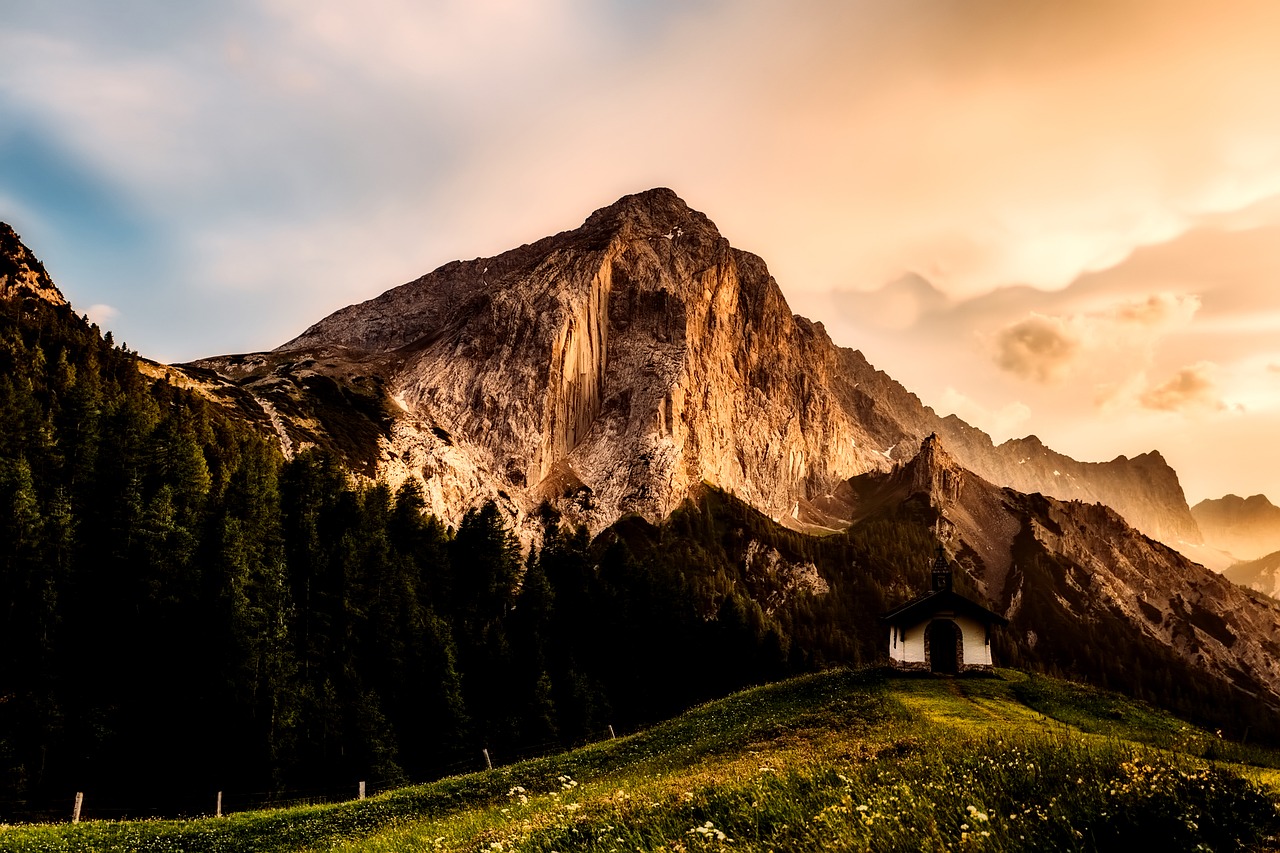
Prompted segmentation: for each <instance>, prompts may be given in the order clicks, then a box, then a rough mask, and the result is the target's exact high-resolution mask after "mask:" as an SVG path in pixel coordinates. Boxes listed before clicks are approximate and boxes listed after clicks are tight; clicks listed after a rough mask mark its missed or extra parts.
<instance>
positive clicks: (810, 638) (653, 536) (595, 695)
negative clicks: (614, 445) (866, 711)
mask: <svg viewBox="0 0 1280 853" xmlns="http://www.w3.org/2000/svg"><path fill="white" fill-rule="evenodd" d="M137 364H138V363H137V360H136V357H135V355H134V354H132V353H129V352H128V351H127V350H124V349H121V348H119V347H116V346H114V345H113V343H112V342H111V341H110V339H109V337H108V339H106V340H103V339H102V338H101V337H100V336H99V333H98V330H97V328H96V327H93V326H90V325H89V324H88V323H87V322H86V321H85V320H83V319H82V318H79V317H77V316H76V315H75V314H73V313H72V312H70V310H69V309H66V308H54V307H51V306H49V305H47V304H46V303H43V302H39V301H36V300H27V301H26V302H25V303H22V304H19V303H16V302H7V303H3V304H0V608H3V614H2V615H3V620H2V623H0V631H2V632H3V633H2V634H0V774H2V775H0V804H3V811H0V818H4V817H18V816H21V815H22V814H23V810H24V808H27V807H28V805H29V804H35V803H42V802H45V801H48V800H50V799H54V800H58V801H60V800H61V799H64V798H65V797H66V796H67V795H68V794H69V792H72V791H75V790H93V791H94V792H95V796H96V802H97V803H99V804H101V805H105V804H109V803H110V802H111V801H112V800H113V799H116V800H118V801H119V803H120V804H121V805H122V806H123V807H133V806H134V805H136V804H138V803H145V804H148V805H150V806H154V807H155V808H158V809H159V810H161V811H166V810H170V811H171V810H174V809H182V808H185V807H186V804H187V803H192V802H198V803H200V804H202V805H204V806H205V807H207V803H206V800H207V799H208V792H209V791H211V790H215V789H223V790H252V791H256V792H265V791H271V790H281V789H291V788H307V789H314V788H323V787H327V786H333V785H344V786H349V785H351V784H353V783H354V781H355V780H357V779H371V780H377V781H379V782H381V783H384V784H385V783H390V782H396V781H402V780H408V779H422V778H427V777H429V776H431V775H434V774H436V773H439V772H442V771H443V770H444V769H446V768H449V767H451V766H454V765H455V764H456V762H457V761H459V760H460V759H463V758H472V759H474V758H475V757H478V756H479V754H480V753H479V751H480V749H481V748H488V749H490V750H491V752H492V753H493V754H494V755H497V756H499V757H501V756H502V755H504V754H506V755H510V754H513V753H515V752H517V751H519V750H522V749H527V748H529V747H531V746H548V745H552V744H564V745H567V744H572V743H575V742H579V741H581V740H583V739H586V738H588V737H592V736H598V734H599V733H600V732H602V731H603V730H605V729H606V727H607V726H609V725H611V724H612V725H615V726H619V727H622V726H629V725H634V724H636V723H639V722H641V721H647V720H652V719H655V718H658V717H660V716H663V715H666V714H668V713H671V712H673V711H675V710H678V709H679V708H682V707H686V706H688V705H689V704H691V703H693V702H696V701H700V700H702V699H705V698H709V697H712V696H717V695H722V694H724V693H726V692H728V691H730V690H733V689H736V688H738V687H741V686H743V685H745V684H748V683H752V682H758V681H762V680H767V679H771V678H776V677H780V676H783V675H786V674H788V673H792V672H796V671H800V670H805V669H809V668H812V667H816V666H822V665H824V664H827V663H834V662H849V663H857V662H861V661H870V660H872V659H874V656H875V654H876V651H877V645H878V635H879V629H878V627H877V625H876V622H875V617H876V615H877V614H878V612H879V611H880V610H882V609H883V607H884V603H885V600H886V596H891V597H894V596H896V597H900V596H901V595H903V594H909V593H910V592H911V590H912V589H916V588H918V584H919V583H920V578H913V579H912V580H910V581H909V582H908V581H905V580H904V578H903V575H902V570H906V567H908V566H919V567H920V569H919V571H918V572H917V574H920V575H921V578H922V577H923V567H924V566H925V565H926V564H927V552H928V547H929V543H928V541H927V540H926V538H925V537H924V536H923V535H908V536H906V538H905V539H901V541H898V539H900V538H901V536H900V534H893V537H891V538H894V537H896V538H895V542H896V543H897V544H896V545H886V543H884V542H879V543H876V542H873V541H872V540H873V539H874V538H875V535H876V534H875V532H874V526H872V528H869V530H870V531H871V533H870V538H868V537H867V536H864V537H863V538H864V539H865V541H862V542H861V543H859V542H857V541H855V540H854V539H852V538H850V537H835V538H833V539H831V540H828V541H820V540H812V539H809V538H807V537H800V536H796V535H794V534H790V533H788V532H786V531H783V530H780V529H779V528H777V527H776V526H774V525H772V524H771V523H769V522H768V520H767V519H764V518H763V517H762V516H759V515H758V514H756V513H754V512H753V511H751V510H749V509H747V508H745V507H743V506H742V505H741V504H738V503H737V502H736V501H733V500H732V499H730V498H728V497H726V496H722V495H718V494H716V493H714V492H712V493H709V494H708V495H707V496H706V497H705V498H704V500H703V501H702V502H700V503H698V504H696V505H695V504H690V505H688V506H687V507H685V508H684V509H682V510H681V511H680V512H677V513H676V514H675V515H673V516H672V518H671V519H669V520H668V521H667V522H666V523H665V524H664V525H662V526H661V527H654V526H652V525H649V524H647V523H645V522H643V521H641V520H638V519H628V520H624V521H623V522H620V523H619V524H618V525H617V526H615V528H614V529H612V530H610V531H608V532H607V533H606V534H604V535H602V536H600V537H598V538H597V539H596V540H595V541H594V542H593V541H591V540H590V539H589V537H588V536H587V535H586V533H585V531H583V530H577V531H573V530H569V529H568V528H567V527H562V525H561V524H560V520H559V519H558V518H557V517H556V515H555V513H554V511H552V510H550V509H547V510H546V511H545V512H544V513H543V515H542V518H541V521H542V524H543V526H544V531H545V533H544V536H543V544H542V546H541V548H540V549H538V550H536V551H535V552H534V553H532V554H530V555H529V556H528V557H527V558H522V556H521V552H520V549H519V548H518V546H517V543H516V540H515V539H514V538H513V536H512V535H511V533H510V532H509V531H508V530H507V529H506V528H505V527H504V525H503V523H502V520H501V518H500V516H499V514H498V512H497V511H496V510H495V508H494V507H493V506H492V505H489V506H485V507H480V508H477V509H475V510H473V511H472V512H470V513H469V514H468V515H467V516H466V517H465V518H464V519H463V521H462V522H461V523H460V524H459V525H458V527H457V529H456V530H454V529H449V528H447V527H445V526H444V525H442V524H441V523H440V522H439V521H437V520H436V519H434V518H432V517H431V516H429V515H427V514H426V513H425V512H424V503H423V497H422V494H421V492H420V490H418V488H417V487H416V486H415V485H413V484H407V485H406V486H404V487H403V488H401V489H400V490H399V491H397V492H396V493H394V494H393V493H392V492H391V491H390V490H389V489H388V487H386V486H385V485H371V486H356V485H353V484H352V482H351V481H350V479H349V477H348V476H347V474H346V472H345V471H344V470H343V469H342V468H341V467H340V466H339V465H338V464H336V463H335V462H334V461H333V460H332V459H330V458H328V457H326V456H324V455H322V454H318V453H304V454H300V455H299V456H297V457H296V458H295V459H293V460H292V461H290V462H288V463H285V462H284V461H283V460H282V459H281V457H280V455H279V453H278V451H277V450H276V448H275V447H274V445H273V444H272V443H271V442H269V441H267V440H264V439H263V437H262V436H261V435H260V434H259V433H258V432H256V431H254V430H253V429H251V428H250V427H248V426H247V425H245V423H244V422H242V421H240V420H238V419H236V418H235V417H232V416H229V415H228V414H227V413H226V411H225V410H224V409H223V408H222V407H221V406H219V405H216V404H213V403H210V402H208V401H206V400H204V399H203V398H201V397H200V396H199V395H197V394H194V393H191V392H188V391H184V390H182V389H179V388H177V387H175V386H174V385H172V384H170V383H169V382H168V381H166V380H163V379H162V380H158V381H156V380H151V379H148V378H147V377H145V376H143V375H141V374H140V373H139V371H138V369H137ZM753 541H755V542H757V543H761V542H763V543H764V545H763V546H761V545H760V544H757V545H756V546H751V545H750V543H751V542H753ZM748 547H755V548H757V549H760V548H762V547H763V548H764V551H761V554H762V556H760V559H758V560H756V569H755V570H748V569H747V568H746V567H745V561H746V558H747V554H746V551H747V549H748ZM895 547H896V548H897V552H900V553H898V556H897V557H892V555H891V558H890V559H883V558H881V559H878V560H876V561H872V560H870V558H869V555H870V553H872V551H873V549H874V550H876V551H883V552H885V553H888V552H893V551H894V548H895ZM886 548H887V551H886ZM770 549H774V550H777V549H781V550H780V551H778V553H776V554H772V556H770V554H769V553H767V552H769V551H770ZM771 559H772V562H770V560H771ZM779 561H781V562H779ZM805 562H809V563H814V564H815V565H813V566H811V567H810V568H809V569H808V570H806V571H808V572H809V575H810V576H811V577H810V578H809V580H810V581H813V580H814V579H816V578H825V580H824V581H823V582H824V583H827V584H828V585H829V587H830V589H831V593H833V594H823V595H812V594H810V592H807V591H806V589H807V587H805V586H804V584H803V583H799V582H798V581H797V580H796V578H795V577H793V576H792V575H794V572H792V574H787V572H786V571H784V570H785V569H787V567H789V566H793V563H794V564H801V563H805ZM855 565H861V566H862V567H863V568H865V569H870V568H872V567H878V568H876V569H875V570H874V571H856V570H850V569H851V567H853V566H855ZM780 566H781V568H779V567H780ZM877 578H878V579H877ZM797 584H799V585H797Z"/></svg>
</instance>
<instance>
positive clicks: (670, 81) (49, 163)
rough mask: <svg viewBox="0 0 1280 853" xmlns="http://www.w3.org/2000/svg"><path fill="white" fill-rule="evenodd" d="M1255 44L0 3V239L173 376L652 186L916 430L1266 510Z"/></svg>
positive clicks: (440, 3) (875, 10) (954, 12)
mask: <svg viewBox="0 0 1280 853" xmlns="http://www.w3.org/2000/svg"><path fill="white" fill-rule="evenodd" d="M107 7H110V8H109V9H108V8H107ZM1277 44H1280V3H1275V2H1273V0H1266V1H1265V2H1246V0H1240V2H1233V1H1232V0H1223V1H1222V2H1213V3H1210V2H1184V0H1149V2H1130V0H1098V2H1094V0H1071V2H1052V1H1051V0H864V1H863V2H859V0H846V2H836V1H835V0H830V2H807V1H806V0H792V2H788V3H781V2H774V3H765V2H751V1H750V0H733V2H728V0H663V2H637V0H609V1H608V2H586V0H528V2H519V0H466V2H453V0H435V2H430V1H429V2H422V0H416V1H415V0H363V2H361V3H359V4H355V3H350V2H340V0H258V2H249V0H217V2H205V0H184V2H181V3H175V2H153V0H122V2H115V3H111V4H103V3H98V2H93V1H92V0H42V2H39V3H22V2H17V0H0V219H3V220H4V221H7V222H9V223H10V224H12V225H13V226H14V227H15V229H17V231H18V232H19V234H21V235H22V237H23V238H24V240H25V241H26V242H27V244H28V245H29V246H31V248H32V249H33V250H34V251H35V252H36V254H37V255H39V256H40V257H41V258H42V259H44V260H45V262H46V264H47V265H48V267H49V269H50V272H51V273H52V274H53V276H54V279H55V281H57V283H58V284H59V286H60V287H61V288H62V290H63V291H64V292H65V293H66V295H67V296H68V298H70V299H71V300H72V302H73V304H74V305H75V306H76V308H77V309H79V310H81V311H88V312H89V313H90V315H91V316H93V317H94V318H95V319H96V320H97V321H98V322H99V323H100V324H102V325H103V326H104V327H106V328H110V329H113V330H114V332H115V335H116V340H117V341H122V342H127V343H128V344H129V346H130V347H131V348H133V349H137V350H139V351H140V352H141V353H142V354H143V355H146V356H149V357H152V358H156V359H159V360H163V361H181V360H187V359H192V358H197V357H200V356H204V355H212V354H218V353H225V352H242V351H251V350H260V349H269V348H271V347H273V346H276V345H277V344H279V343H281V342H283V341H285V340H287V339H288V338H290V337H292V336H293V335H295V334H297V333H298V332H300V331H301V330H302V329H303V328H305V327H306V326H308V325H310V324H311V323H312V322H314V321H315V320H317V319H319V318H320V317H322V316H324V315H325V314H327V313H328V312H330V311H332V310H334V309H336V308H339V307H342V306H344V305H347V304H350V303H352V302H356V301H359V300H362V299H367V298H369V297H371V296H373V295H376V294H377V293H380V292H381V291H383V290H386V289H387V288H389V287H392V286H394V285H396V284H400V283H402V282H404V281H407V280H410V279H413V278H416V277H417V276H419V275H421V274H422V273H424V272H427V271H429V270H431V269H434V268H435V267H437V266H439V265H441V264H443V263H445V262H447V261H449V260H452V259H454V258H471V257H476V256H483V255H490V254H495V253H498V252H500V251H503V250H505V249H508V248H511V247H514V246H517V245H519V244H521V243H525V242H529V241H531V240H534V239H537V238H539V237H541V236H545V235H547V234H550V233H554V232H557V231H561V230H565V229H568V228H573V227H576V226H577V225H578V224H580V223H581V221H582V220H583V219H584V218H585V217H586V215H587V214H588V213H590V212H591V211H592V210H594V209H596V208H598V207H601V206H604V205H606V204H609V203H610V202H612V201H614V200H615V199H616V198H617V197H619V196H621V195H624V194H626V193H630V192H636V191H639V190H642V189H647V188H649V187H653V186H669V187H671V188H672V189H674V190H675V191H676V192H677V193H679V194H680V195H681V197H683V198H684V199H685V200H686V201H687V202H688V203H689V204H690V205H691V206H692V207H694V208H696V209H698V210H701V211H703V212H705V213H706V214H707V215H708V216H710V217H711V219H712V220H714V221H715V222H716V223H717V225H718V226H719V227H720V230H721V232H722V233H723V234H724V235H725V236H726V237H728V238H729V240H730V241H731V242H732V243H733V244H734V245H735V246H737V247H739V248H742V249H746V250H748V251H751V252H754V253H756V254H758V255H760V256H762V257H763V258H764V259H765V260H766V261H767V262H768V264H769V267H770V270H771V271H772V272H773V274H774V276H775V277H776V278H777V280H778V283H779V285H780V286H781V288H782V290H783V292H784V293H785V294H786V295H787V298H788V300H789V301H790V303H791V306H792V309H793V310H794V311H796V312H797V313H800V314H804V315H805V316H808V317H810V318H812V319H816V320H821V321H823V322H824V324H825V325H826V327H827V329H828V331H829V332H830V333H831V335H832V337H833V338H834V339H835V340H836V341H837V342H838V343H840V344H843V345H846V346H851V347H855V348H858V349H861V350H862V351H863V352H864V353H865V354H866V355H867V357H868V358H869V359H870V360H871V361H872V363H874V364H875V365H877V366H878V367H881V368H882V369H884V370H885V371H887V372H888V373H889V374H890V375H892V376H894V377H895V378H897V379H899V380H900V381H902V382H903V383H904V384H905V385H906V386H907V387H908V388H910V389H911V390H913V391H915V392H916V393H917V394H918V395H919V396H920V397H921V399H922V400H923V401H924V402H925V403H926V404H929V405H932V406H933V407H934V408H935V409H937V410H938V411H939V412H940V413H947V412H955V413H957V414H958V415H960V416H961V417H963V418H964V419H966V420H967V421H969V422H970V423H973V424H974V425H976V426H978V427H981V428H982V429H984V430H986V431H988V432H989V433H991V434H992V435H993V437H995V438H996V439H997V440H1003V439H1006V438H1009V437H1012V436H1021V435H1027V434H1031V433H1034V434H1036V435H1038V436H1039V437H1040V438H1041V439H1043V440H1044V441H1045V443H1047V444H1049V445H1050V446H1051V447H1054V448H1055V449H1058V450H1061V451H1062V452H1065V453H1068V454H1071V455H1073V456H1075V457H1077V458H1080V459H1085V460H1093V461H1098V460H1105V459H1110V458H1112V457H1114V456H1116V455H1118V454H1126V455H1135V454H1138V453H1142V452H1145V451H1147V450H1151V449H1158V450H1160V451H1161V452H1162V453H1163V454H1164V455H1165V457H1166V458H1167V459H1168V460H1169V461H1170V463H1171V464H1173V465H1174V467H1175V468H1177V469H1178V471H1179V473H1180V475H1181V477H1182V482H1183V485H1184V488H1185V490H1186V492H1187V497H1188V499H1189V500H1190V501H1191V502H1192V503H1195V502H1196V501H1199V500H1200V499H1202V498H1206V497H1220V496H1221V495H1223V494H1225V493H1228V492H1234V493H1236V494H1240V495H1250V494H1254V493H1258V492H1263V493H1266V494H1268V496H1270V497H1271V498H1272V499H1273V500H1274V501H1277V502H1280V441H1278V440H1277V436H1280V49H1277V47H1276V45H1277Z"/></svg>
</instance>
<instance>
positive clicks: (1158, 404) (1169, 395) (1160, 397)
mask: <svg viewBox="0 0 1280 853" xmlns="http://www.w3.org/2000/svg"><path fill="white" fill-rule="evenodd" d="M1216 370H1217V365H1215V364H1213V363H1211V362H1207V361H1202V362H1200V363H1198V364H1193V365H1191V366H1189V367H1184V368H1182V369H1181V370H1179V371H1178V372H1177V373H1176V374H1175V375H1174V376H1173V377H1172V378H1171V379H1169V380H1168V381H1167V382H1165V383H1164V384H1162V385H1158V386H1156V387H1155V388H1152V389H1151V390H1149V391H1147V392H1146V393H1144V394H1143V395H1142V396H1141V397H1140V398H1139V402H1141V403H1142V405H1143V406H1144V407H1146V408H1148V409H1155V410H1157V411H1162V412H1188V411H1197V410H1198V411H1206V410H1207V411H1222V410H1225V409H1226V408H1227V404H1226V403H1225V402H1223V400H1222V399H1221V397H1220V396H1219V394H1218V384H1217V382H1216V381H1215V378H1214V374H1215V372H1216Z"/></svg>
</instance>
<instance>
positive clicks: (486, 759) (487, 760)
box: [483, 749, 493, 770]
mask: <svg viewBox="0 0 1280 853" xmlns="http://www.w3.org/2000/svg"><path fill="white" fill-rule="evenodd" d="M483 752H484V766H485V768H486V769H488V770H492V769H493V761H491V760H490V758H489V750H487V749H486V750H483Z"/></svg>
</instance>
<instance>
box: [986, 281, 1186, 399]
mask: <svg viewBox="0 0 1280 853" xmlns="http://www.w3.org/2000/svg"><path fill="white" fill-rule="evenodd" d="M1199 310H1200V298H1199V297H1198V296H1196V295H1194V294H1179V293H1156V294H1152V295H1150V296H1148V297H1147V298H1145V299H1137V300H1124V301H1120V302H1114V303H1112V304H1110V305H1107V306H1105V307H1103V308H1101V309H1100V310H1094V311H1085V312H1080V313H1075V314H1069V315H1065V316H1051V315H1045V314H1039V313H1035V312H1032V313H1031V314H1029V315H1028V316H1027V317H1026V318H1024V319H1022V320H1019V321H1017V322H1014V323H1012V324H1010V325H1008V326H1005V327H1004V328H1002V329H1001V330H1000V331H998V332H997V333H996V334H995V336H994V349H995V353H994V358H995V362H996V364H997V365H999V366H1000V367H1001V368H1002V369H1004V370H1006V371H1008V372H1010V373H1013V374H1015V375H1017V376H1020V377H1022V378H1023V379H1030V380H1033V381H1036V382H1056V381H1059V380H1062V379H1064V378H1066V377H1067V376H1069V375H1072V374H1074V373H1077V372H1080V371H1085V372H1088V371H1089V370H1097V369H1101V370H1102V371H1104V372H1105V373H1107V374H1109V376H1108V384H1113V383H1114V382H1115V376H1114V373H1115V371H1116V370H1117V367H1118V366H1119V365H1128V367H1129V372H1130V373H1131V374H1136V373H1139V372H1141V371H1142V370H1143V369H1144V368H1145V367H1146V365H1147V364H1148V363H1149V362H1150V360H1151V357H1152V354H1153V352H1154V349H1155V346H1156V344H1157V343H1158V342H1159V340H1160V339H1161V338H1162V337H1163V336H1164V335H1166V334H1168V333H1169V332H1171V331H1173V330H1175V329H1179V328H1182V327H1184V326H1186V325H1187V324H1188V323H1190V322H1191V319H1192V318H1193V317H1194V316H1195V314H1196V312H1197V311H1199Z"/></svg>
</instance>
